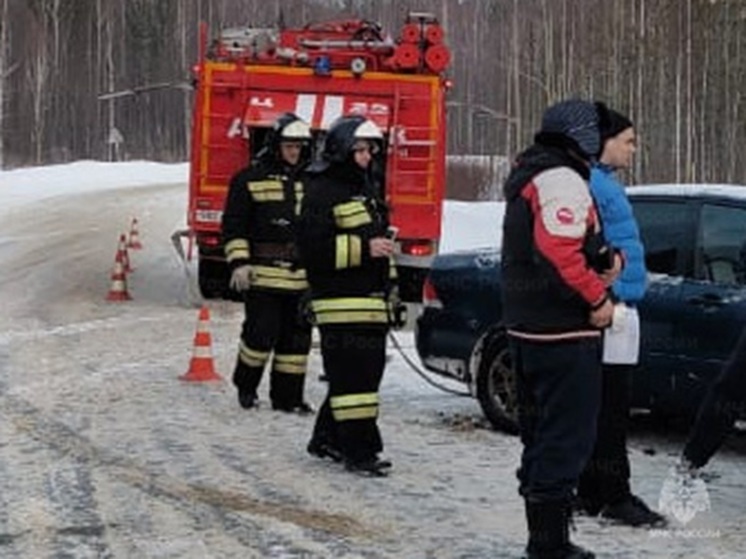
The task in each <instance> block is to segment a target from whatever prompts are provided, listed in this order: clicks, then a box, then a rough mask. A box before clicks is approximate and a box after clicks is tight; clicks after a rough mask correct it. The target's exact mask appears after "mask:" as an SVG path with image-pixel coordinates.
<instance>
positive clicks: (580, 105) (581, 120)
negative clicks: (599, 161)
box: [539, 99, 601, 158]
mask: <svg viewBox="0 0 746 559" xmlns="http://www.w3.org/2000/svg"><path fill="white" fill-rule="evenodd" d="M539 133H540V134H543V135H545V136H546V135H547V134H550V135H560V136H563V137H565V138H568V139H569V140H571V141H572V143H573V144H574V145H575V146H577V148H579V149H580V152H581V153H580V155H584V156H585V157H588V158H591V157H595V156H596V155H598V153H599V152H600V151H601V150H600V147H601V138H600V136H599V132H598V112H597V110H596V107H595V106H594V105H593V103H589V102H588V101H582V100H580V99H570V100H568V101H561V102H560V103H557V104H555V105H552V106H551V107H549V108H548V109H547V110H546V111H545V112H544V116H543V118H542V120H541V131H540V132H539Z"/></svg>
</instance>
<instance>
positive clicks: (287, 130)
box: [257, 113, 311, 160]
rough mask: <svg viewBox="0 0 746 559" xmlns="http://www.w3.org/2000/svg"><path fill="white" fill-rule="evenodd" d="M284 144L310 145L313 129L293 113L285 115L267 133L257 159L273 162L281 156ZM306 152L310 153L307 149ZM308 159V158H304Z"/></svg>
mask: <svg viewBox="0 0 746 559" xmlns="http://www.w3.org/2000/svg"><path fill="white" fill-rule="evenodd" d="M282 142H302V143H304V144H310V142H311V128H310V127H309V126H308V124H307V123H306V122H305V121H303V120H301V118H300V117H298V116H297V115H295V114H293V113H283V114H282V115H280V116H279V117H278V118H277V120H275V122H274V124H273V125H272V128H270V130H269V132H267V137H266V138H265V140H264V145H263V147H262V149H261V150H260V151H259V153H258V154H257V159H262V160H267V159H269V160H272V159H276V158H278V157H279V156H280V144H281V143H282ZM305 151H308V150H307V149H306V150H305ZM304 159H307V157H304Z"/></svg>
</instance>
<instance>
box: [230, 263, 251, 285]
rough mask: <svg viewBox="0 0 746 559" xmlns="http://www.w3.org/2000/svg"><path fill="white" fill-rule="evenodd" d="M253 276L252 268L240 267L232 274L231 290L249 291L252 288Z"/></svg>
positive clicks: (247, 266)
mask: <svg viewBox="0 0 746 559" xmlns="http://www.w3.org/2000/svg"><path fill="white" fill-rule="evenodd" d="M252 276H253V273H252V269H251V266H249V265H248V264H245V265H243V266H239V267H238V268H236V269H235V270H233V273H232V274H231V281H230V288H231V289H233V290H234V291H247V290H248V289H249V287H251V279H252Z"/></svg>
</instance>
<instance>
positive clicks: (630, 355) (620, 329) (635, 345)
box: [603, 304, 640, 365]
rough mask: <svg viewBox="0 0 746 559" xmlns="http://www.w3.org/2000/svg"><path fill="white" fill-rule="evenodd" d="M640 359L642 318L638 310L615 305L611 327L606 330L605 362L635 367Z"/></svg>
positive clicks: (623, 305)
mask: <svg viewBox="0 0 746 559" xmlns="http://www.w3.org/2000/svg"><path fill="white" fill-rule="evenodd" d="M639 357H640V316H639V314H638V313H637V309H635V308H633V307H628V306H627V305H625V304H618V305H614V317H613V319H612V321H611V326H609V327H608V328H607V329H606V330H604V353H603V362H604V363H606V364H608V365H634V364H636V363H637V361H638V359H639Z"/></svg>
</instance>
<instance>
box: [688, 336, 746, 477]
mask: <svg viewBox="0 0 746 559" xmlns="http://www.w3.org/2000/svg"><path fill="white" fill-rule="evenodd" d="M744 406H746V329H744V330H743V331H742V332H741V336H740V337H739V339H738V342H737V343H736V347H735V348H733V351H732V353H731V355H730V357H729V358H728V361H727V362H726V363H725V366H724V367H723V370H722V371H721V372H720V374H719V375H718V376H717V378H716V379H715V380H714V382H713V383H712V384H711V385H710V387H709V389H708V390H707V395H706V396H705V399H704V400H703V402H702V404H700V407H699V412H698V413H697V420H696V422H695V423H694V426H693V427H692V429H691V431H690V432H689V439H688V440H687V442H686V445H685V446H684V453H683V455H684V459H685V460H686V461H687V463H688V464H690V465H691V466H692V467H694V468H701V467H702V466H704V465H705V464H707V462H709V461H710V458H712V456H713V455H714V454H715V453H716V452H717V450H718V449H719V448H720V447H721V446H722V444H723V442H724V441H725V437H726V436H727V435H728V432H730V430H731V429H733V425H735V422H736V420H737V419H738V418H739V417H740V416H741V415H742V412H743V409H744Z"/></svg>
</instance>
